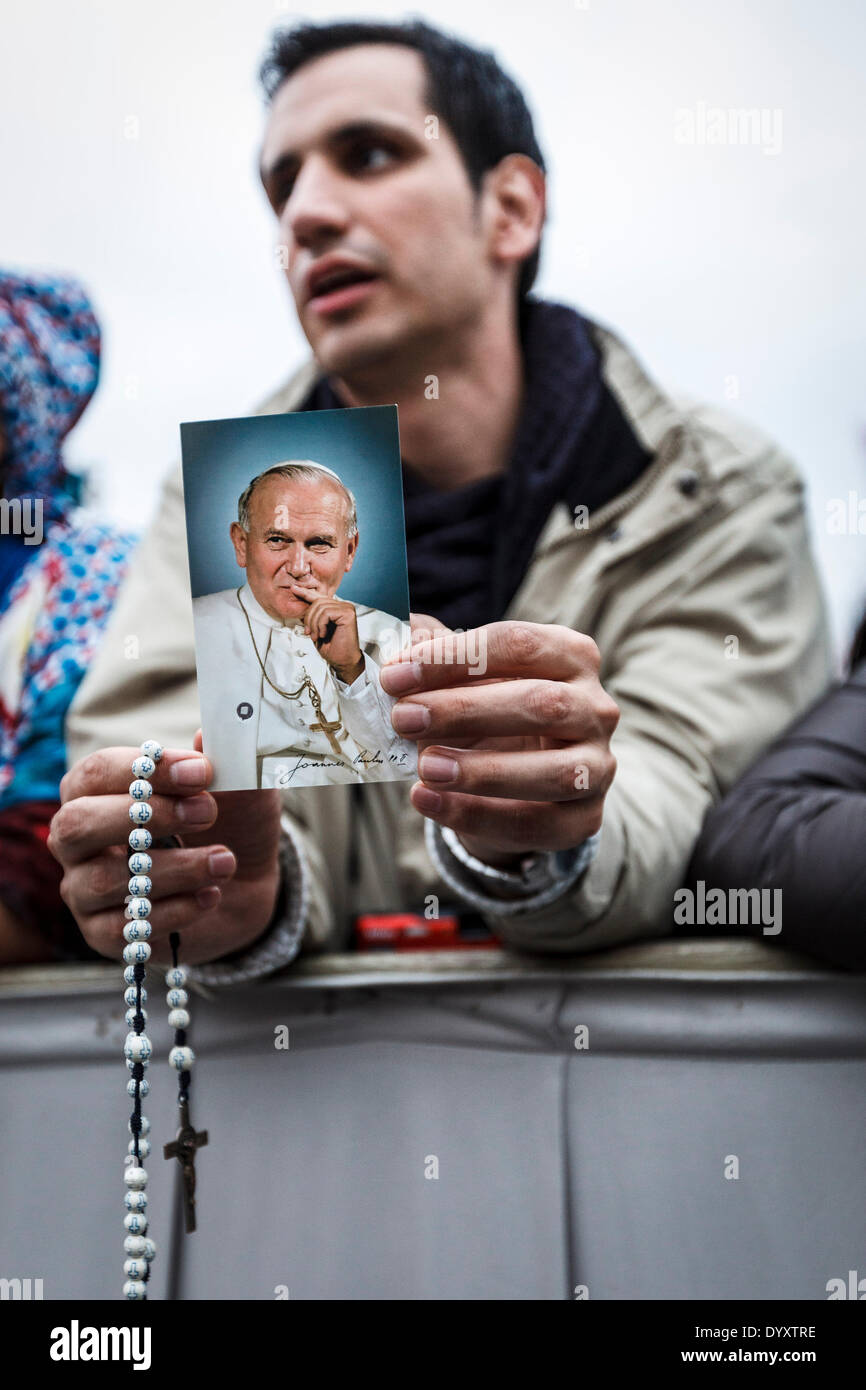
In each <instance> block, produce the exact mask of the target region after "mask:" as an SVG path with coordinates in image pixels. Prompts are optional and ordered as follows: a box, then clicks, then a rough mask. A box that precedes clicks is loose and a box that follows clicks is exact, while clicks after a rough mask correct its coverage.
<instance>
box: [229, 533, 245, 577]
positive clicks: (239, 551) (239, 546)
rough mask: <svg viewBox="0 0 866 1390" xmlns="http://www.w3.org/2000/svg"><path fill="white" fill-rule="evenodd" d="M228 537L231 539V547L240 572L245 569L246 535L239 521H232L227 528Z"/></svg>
mask: <svg viewBox="0 0 866 1390" xmlns="http://www.w3.org/2000/svg"><path fill="white" fill-rule="evenodd" d="M229 535H230V536H231V538H232V545H233V546H234V548H235V559H236V560H237V562H238V564H239V565H240V567H241V569H242V570H245V569H246V567H247V533H246V531H245V530H244V528H243V526H241V524H240V522H239V521H233V522H232V524H231V527H230V528H229Z"/></svg>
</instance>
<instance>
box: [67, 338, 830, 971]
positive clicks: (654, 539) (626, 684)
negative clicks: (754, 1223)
mask: <svg viewBox="0 0 866 1390" xmlns="http://www.w3.org/2000/svg"><path fill="white" fill-rule="evenodd" d="M592 331H593V334H594V337H595V340H596V342H597V343H598V345H599V347H600V349H601V352H602V358H603V370H604V373H605V377H606V380H607V382H608V385H609V386H610V388H611V390H612V391H613V394H614V396H615V397H616V398H617V399H618V401H619V402H620V405H621V406H622V408H623V410H624V412H625V414H626V416H627V418H628V419H629V421H630V422H631V425H632V428H633V429H634V431H635V432H636V434H637V436H638V437H639V439H640V440H641V441H642V443H643V444H644V445H645V447H647V448H648V449H649V450H651V451H652V453H653V455H654V460H653V462H652V463H651V464H650V466H649V468H648V469H647V470H646V471H645V472H644V474H643V476H642V477H641V478H639V480H638V481H637V482H636V483H635V484H634V485H633V487H631V488H630V489H629V490H628V491H627V492H625V493H623V494H622V495H621V496H620V497H618V498H616V499H614V500H613V501H612V502H610V503H608V505H606V506H605V507H604V508H602V509H601V510H600V511H598V512H597V513H596V514H595V515H593V516H591V517H590V519H589V524H588V525H587V526H585V527H580V526H577V527H576V526H575V524H574V518H573V517H572V516H571V515H570V514H569V511H568V508H567V506H566V505H565V504H564V503H561V504H559V505H558V506H557V507H556V508H555V509H554V510H553V511H552V513H551V515H550V517H549V519H548V521H547V524H546V526H545V528H544V530H543V533H542V535H541V536H540V538H539V540H538V543H537V545H536V547H535V551H534V554H533V557H532V560H531V563H530V566H529V568H528V570H527V573H526V575H525V576H524V579H523V582H522V583H521V585H520V588H519V589H518V591H517V593H516V594H515V596H514V599H513V601H512V603H511V605H510V608H509V610H508V613H507V614H506V617H508V618H519V619H524V620H528V621H530V622H538V623H563V624H565V625H567V626H569V627H571V628H574V629H575V630H578V631H581V632H585V633H589V634H591V635H592V637H594V639H595V641H596V642H597V644H598V646H599V649H600V651H601V680H602V683H603V684H604V686H605V688H606V689H607V690H608V692H609V693H610V694H611V696H612V697H613V698H614V699H615V700H616V702H617V704H618V705H619V708H620V711H621V720H620V724H619V728H618V729H617V732H616V734H615V736H614V740H613V751H614V753H615V755H616V758H617V763H618V771H617V774H616V777H615V779H614V782H613V785H612V787H611V789H610V792H609V793H608V796H607V800H606V803H605V814H604V824H603V827H602V831H601V837H600V844H599V850H598V853H597V856H596V858H595V860H594V861H593V863H592V864H591V866H590V867H589V869H588V870H587V872H586V873H585V874H584V875H583V877H582V879H581V880H580V881H579V883H578V884H577V885H576V886H574V887H572V888H571V889H570V890H569V891H568V893H567V894H566V895H565V896H564V897H562V898H561V899H560V900H558V901H557V902H555V903H552V904H550V905H548V906H547V907H544V908H541V909H537V910H534V911H532V912H529V913H524V914H521V915H519V916H516V917H515V916H512V917H505V916H497V915H496V913H495V911H493V910H492V911H491V912H490V913H489V914H486V915H487V917H488V920H489V921H490V924H491V925H492V926H493V928H494V930H496V931H497V933H498V934H499V935H500V936H501V937H502V938H503V939H504V940H505V941H506V942H507V943H509V944H511V945H513V946H515V947H520V948H525V949H528V950H537V951H549V952H571V951H589V950H595V949H598V948H599V947H605V946H611V945H614V944H615V943H619V942H623V941H630V940H634V939H636V938H639V937H651V936H658V935H662V934H664V933H666V932H667V931H668V930H669V927H670V922H671V920H672V903H673V893H674V891H675V889H676V888H677V887H678V885H679V884H680V881H681V878H682V875H683V873H684V870H685V868H686V865H687V863H688V860H689V857H690V854H691V850H692V847H693V844H694V841H695V839H696V837H697V834H698V831H699V829H700V826H701V822H702V820H703V817H704V814H705V812H706V811H707V809H708V808H709V806H710V805H712V803H713V802H714V801H716V800H717V799H718V798H719V796H720V795H721V794H722V793H723V792H724V791H725V790H726V789H727V788H728V787H729V786H730V785H731V783H732V782H733V781H734V779H735V778H736V777H737V776H738V774H739V773H741V772H742V771H743V770H744V769H745V768H746V767H747V766H748V765H749V764H750V763H751V762H752V761H753V759H754V758H755V757H756V755H757V754H758V753H759V752H760V751H761V749H762V748H763V747H764V746H765V744H766V743H767V742H768V741H769V740H770V739H771V738H772V737H773V736H774V735H775V734H777V733H778V732H779V731H780V730H781V729H783V728H784V727H785V726H786V725H787V724H788V723H790V721H791V720H792V719H793V718H794V717H795V715H797V714H798V713H799V712H800V711H801V710H802V709H803V708H804V707H805V706H807V705H808V704H809V703H810V702H811V701H812V700H814V699H815V698H816V697H817V696H818V695H819V694H820V693H821V692H822V690H823V689H824V687H825V685H826V684H827V681H828V678H829V675H830V652H829V642H828V635H827V623H826V617H825V609H824V602H823V596H822V591H821V587H820V584H819V580H818V577H817V574H816V570H815V565H814V561H813V558H812V552H811V548H810V543H809V536H808V530H807V524H806V517H805V513H804V498H803V485H802V483H801V480H800V478H799V476H798V474H797V472H796V470H795V468H794V467H793V465H792V463H791V462H790V460H789V459H788V458H787V457H786V456H785V455H784V454H783V453H782V452H780V450H779V449H778V448H776V447H775V446H774V445H773V444H772V443H771V442H769V441H768V440H767V439H766V438H764V437H763V436H762V435H761V434H759V433H758V432H757V431H756V430H754V429H752V428H751V427H749V426H747V425H745V424H743V423H741V422H739V421H737V420H734V419H731V418H729V417H728V416H727V415H726V414H724V413H723V412H721V411H718V410H716V409H713V408H711V407H697V406H683V405H677V404H675V403H674V401H673V400H672V399H671V398H670V397H669V396H668V395H666V394H665V393H664V392H662V391H661V390H660V389H659V388H658V387H657V386H656V385H655V384H654V382H653V381H652V380H651V379H650V378H649V377H648V376H647V375H646V373H645V372H644V370H643V368H642V366H641V365H640V363H639V362H638V361H637V360H636V358H635V357H634V355H633V354H632V353H631V352H630V351H629V349H628V348H627V347H626V346H625V345H624V344H623V343H622V342H621V341H620V340H619V339H618V338H617V337H616V336H615V335H614V334H612V333H611V332H609V331H608V330H606V329H603V328H601V327H597V326H594V327H593V330H592ZM316 374H317V368H316V366H315V364H314V363H308V364H307V366H305V367H304V368H303V369H302V370H301V371H300V372H298V373H297V374H296V375H295V376H294V377H293V378H292V379H291V381H290V382H289V383H288V384H287V385H286V386H285V387H284V388H283V389H282V390H280V391H279V392H277V393H276V395H274V396H273V397H272V398H271V399H270V400H269V401H267V402H266V403H265V405H264V406H263V407H262V408H261V413H263V414H268V413H277V412H280V411H288V410H292V409H295V408H297V407H298V406H299V405H300V403H301V402H302V401H303V399H304V398H305V397H306V395H307V393H308V391H309V390H310V388H311V386H312V384H313V382H314V380H315V378H316ZM182 500H183V493H182V481H181V475H180V470H179V469H178V470H176V471H175V472H174V473H173V474H172V475H171V476H170V478H169V480H168V482H167V483H166V485H165V489H164V494H163V497H162V501H161V505H160V508H159V512H158V515H157V518H156V521H155V523H154V525H153V527H152V529H151V531H150V533H149V535H148V536H147V537H146V539H145V540H144V542H143V543H142V545H141V546H140V548H139V550H138V553H137V556H136V558H135V560H134V563H133V566H132V569H131V572H130V575H129V577H128V579H127V582H126V585H125V587H124V589H123V591H122V593H121V595H120V599H119V602H118V605H117V608H116V610H115V612H114V614H113V617H112V620H111V623H110V625H109V628H108V630H107V633H106V635H105V639H104V641H103V644H102V646H101V648H100V651H99V653H98V655H97V658H96V660H95V662H94V664H93V667H92V669H91V671H90V672H89V674H88V676H87V678H86V680H85V681H84V683H83V685H82V687H81V689H80V690H79V693H78V696H77V698H76V700H75V703H74V705H73V708H72V711H71V713H70V717H69V724H68V749H69V760H70V763H71V762H74V761H76V760H77V759H78V758H80V757H81V756H82V755H83V754H85V753H87V752H89V751H93V750H95V749H98V748H103V747H107V746H110V745H116V744H124V745H136V744H139V743H140V742H141V741H142V739H144V738H156V739H158V740H160V741H161V742H163V743H164V744H166V745H171V746H175V747H177V746H181V747H192V741H193V735H194V733H195V731H196V729H197V728H198V727H199V722H200V721H199V704H198V697H197V690H196V684H195V662H194V649H193V622H192V605H191V599H190V587H189V574H188V564H187V555H186V541H185V530H184V519H183V505H182ZM131 636H135V637H137V639H138V652H139V654H138V656H137V657H136V658H134V659H129V658H128V657H127V655H126V652H128V651H129V650H130V645H131V644H129V638H130V637H131ZM410 785H411V783H403V782H394V783H383V784H380V785H373V786H365V787H364V789H363V792H362V793H361V795H362V797H363V806H362V815H361V817H360V821H361V824H360V835H361V853H360V856H359V859H360V883H358V884H355V885H353V884H351V883H350V881H349V874H348V856H349V833H348V831H349V815H350V793H351V789H350V788H349V787H346V786H336V787H313V788H308V789H299V790H297V791H294V792H285V793H283V794H282V795H283V799H284V806H285V813H286V825H287V827H289V826H290V827H291V829H292V831H293V832H294V833H295V837H296V839H298V838H299V839H300V841H301V842H302V844H303V847H304V850H305V854H306V862H307V865H308V868H309V870H310V880H311V889H312V891H311V899H310V903H311V906H310V911H309V915H308V929H307V930H308V938H307V944H308V945H309V946H312V947H314V948H315V947H319V948H321V947H329V948H331V949H335V948H339V947H340V946H342V945H345V944H346V941H347V931H348V924H349V920H350V914H351V913H353V912H355V911H359V910H363V909H373V908H380V909H382V910H388V909H402V910H404V911H405V910H410V911H417V912H423V911H424V905H425V898H426V896H427V895H428V894H431V893H432V894H437V895H438V896H439V897H440V898H442V900H443V902H445V901H448V900H453V893H452V892H451V891H450V890H449V889H448V887H447V885H446V884H444V883H443V881H442V879H441V877H440V875H439V873H438V871H437V870H436V868H435V867H434V864H433V862H432V860H431V858H430V856H429V854H428V851H427V847H426V844H425V838H424V833H423V827H424V821H423V817H422V816H420V815H419V814H418V812H416V811H415V810H414V808H413V807H412V806H411V805H410V804H409V800H408V793H409V786H410ZM215 834H217V835H218V828H217V830H216V831H215Z"/></svg>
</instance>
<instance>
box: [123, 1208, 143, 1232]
mask: <svg viewBox="0 0 866 1390" xmlns="http://www.w3.org/2000/svg"><path fill="white" fill-rule="evenodd" d="M123 1224H124V1226H125V1227H126V1229H127V1230H128V1231H129V1234H130V1235H131V1236H143V1235H144V1233H145V1231H146V1230H147V1217H146V1216H145V1215H144V1213H143V1212H140V1211H129V1212H127V1213H126V1216H125V1217H124V1218H123Z"/></svg>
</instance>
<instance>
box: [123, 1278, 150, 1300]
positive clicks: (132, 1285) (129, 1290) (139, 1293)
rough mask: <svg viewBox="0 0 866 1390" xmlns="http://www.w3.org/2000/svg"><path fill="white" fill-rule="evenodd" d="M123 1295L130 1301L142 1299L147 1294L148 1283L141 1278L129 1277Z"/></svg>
mask: <svg viewBox="0 0 866 1390" xmlns="http://www.w3.org/2000/svg"><path fill="white" fill-rule="evenodd" d="M123 1296H124V1298H126V1299H129V1300H130V1302H135V1301H139V1302H140V1301H141V1300H143V1299H144V1298H145V1297H146V1296H147V1285H146V1284H142V1282H141V1280H140V1279H127V1281H126V1283H125V1284H124V1286H123Z"/></svg>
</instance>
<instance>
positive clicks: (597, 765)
mask: <svg viewBox="0 0 866 1390" xmlns="http://www.w3.org/2000/svg"><path fill="white" fill-rule="evenodd" d="M615 771H616V760H615V758H614V757H613V755H612V754H611V753H609V752H608V751H607V750H605V749H601V748H598V747H597V746H596V745H594V744H583V745H581V744H573V745H571V746H570V747H568V748H551V749H539V750H525V751H514V752H503V753H499V752H496V751H493V750H487V749H483V750H481V749H479V750H473V749H463V748H460V749H458V748H442V747H425V749H424V751H423V753H422V754H421V756H420V759H419V764H418V773H419V776H420V777H421V780H422V782H424V784H425V786H427V787H429V788H431V790H433V791H436V792H442V791H448V792H460V793H474V794H475V795H477V796H493V797H505V798H510V799H514V798H517V799H523V800H526V801H575V800H579V799H585V798H587V797H592V796H604V795H605V794H606V792H607V790H608V788H609V786H610V784H611V782H612V781H613V776H614V773H615ZM474 833H477V832H474Z"/></svg>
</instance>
